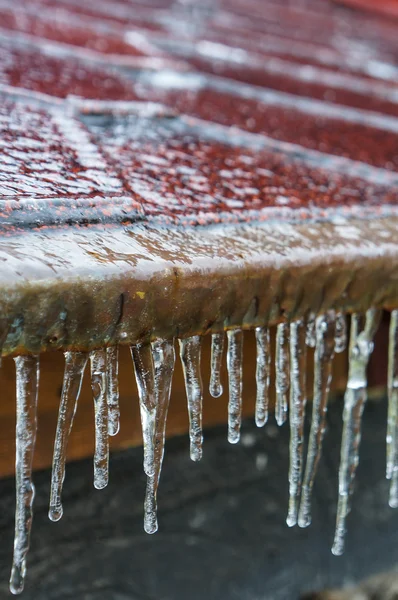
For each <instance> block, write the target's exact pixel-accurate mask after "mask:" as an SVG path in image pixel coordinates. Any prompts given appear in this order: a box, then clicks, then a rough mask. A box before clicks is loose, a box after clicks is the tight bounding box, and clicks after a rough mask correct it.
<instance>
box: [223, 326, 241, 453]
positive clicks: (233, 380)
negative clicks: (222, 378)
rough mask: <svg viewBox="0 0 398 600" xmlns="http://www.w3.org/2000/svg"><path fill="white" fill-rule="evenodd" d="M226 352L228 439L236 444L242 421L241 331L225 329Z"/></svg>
mask: <svg viewBox="0 0 398 600" xmlns="http://www.w3.org/2000/svg"><path fill="white" fill-rule="evenodd" d="M227 336H228V352H227V369H228V388H229V401H228V441H229V443H230V444H237V443H238V442H239V440H240V427H241V423H242V361H243V331H242V330H241V329H233V330H229V331H227Z"/></svg>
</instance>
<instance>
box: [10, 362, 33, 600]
mask: <svg viewBox="0 0 398 600" xmlns="http://www.w3.org/2000/svg"><path fill="white" fill-rule="evenodd" d="M15 366H16V378H17V383H16V385H17V424H16V460H15V480H16V481H15V486H16V509H15V537H14V555H13V560H12V569H11V577H10V591H11V593H12V594H20V593H21V592H22V590H23V588H24V580H25V574H26V556H27V554H28V550H29V540H30V531H31V527H32V519H33V510H32V509H33V500H34V496H35V488H34V485H33V482H32V462H33V455H34V450H35V443H36V431H37V399H38V392H39V357H38V356H17V357H16V358H15Z"/></svg>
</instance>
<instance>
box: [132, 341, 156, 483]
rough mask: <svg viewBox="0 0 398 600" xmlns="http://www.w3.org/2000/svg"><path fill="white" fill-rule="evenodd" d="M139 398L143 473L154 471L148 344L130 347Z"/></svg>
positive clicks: (152, 393) (151, 369)
mask: <svg viewBox="0 0 398 600" xmlns="http://www.w3.org/2000/svg"><path fill="white" fill-rule="evenodd" d="M130 350H131V356H132V358H133V363H134V371H135V379H136V382H137V388H138V397H139V400H140V414H141V426H142V439H143V443H144V473H146V475H148V477H152V476H153V473H154V455H155V427H156V394H155V377H154V367H153V356H152V348H151V346H150V344H137V345H135V346H131V347H130Z"/></svg>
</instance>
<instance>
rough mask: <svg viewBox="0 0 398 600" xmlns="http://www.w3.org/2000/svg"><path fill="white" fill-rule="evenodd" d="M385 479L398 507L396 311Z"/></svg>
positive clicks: (390, 360) (391, 344)
mask: <svg viewBox="0 0 398 600" xmlns="http://www.w3.org/2000/svg"><path fill="white" fill-rule="evenodd" d="M387 386H388V417H387V470H386V476H387V479H391V487H390V499H389V504H390V506H391V508H397V507H398V310H393V311H392V313H391V320H390V331H389V342H388V383H387Z"/></svg>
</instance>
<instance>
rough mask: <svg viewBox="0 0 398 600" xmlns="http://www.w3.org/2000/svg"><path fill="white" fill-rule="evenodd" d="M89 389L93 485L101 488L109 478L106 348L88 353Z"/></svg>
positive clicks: (98, 488) (106, 483)
mask: <svg viewBox="0 0 398 600" xmlns="http://www.w3.org/2000/svg"><path fill="white" fill-rule="evenodd" d="M90 366H91V389H92V392H93V400H94V427H95V450H94V487H95V488H96V489H97V490H102V489H103V488H104V487H106V486H107V485H108V480H109V437H108V406H107V403H106V389H107V385H106V373H107V368H106V350H105V349H104V348H102V349H100V350H94V351H93V352H91V353H90Z"/></svg>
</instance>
